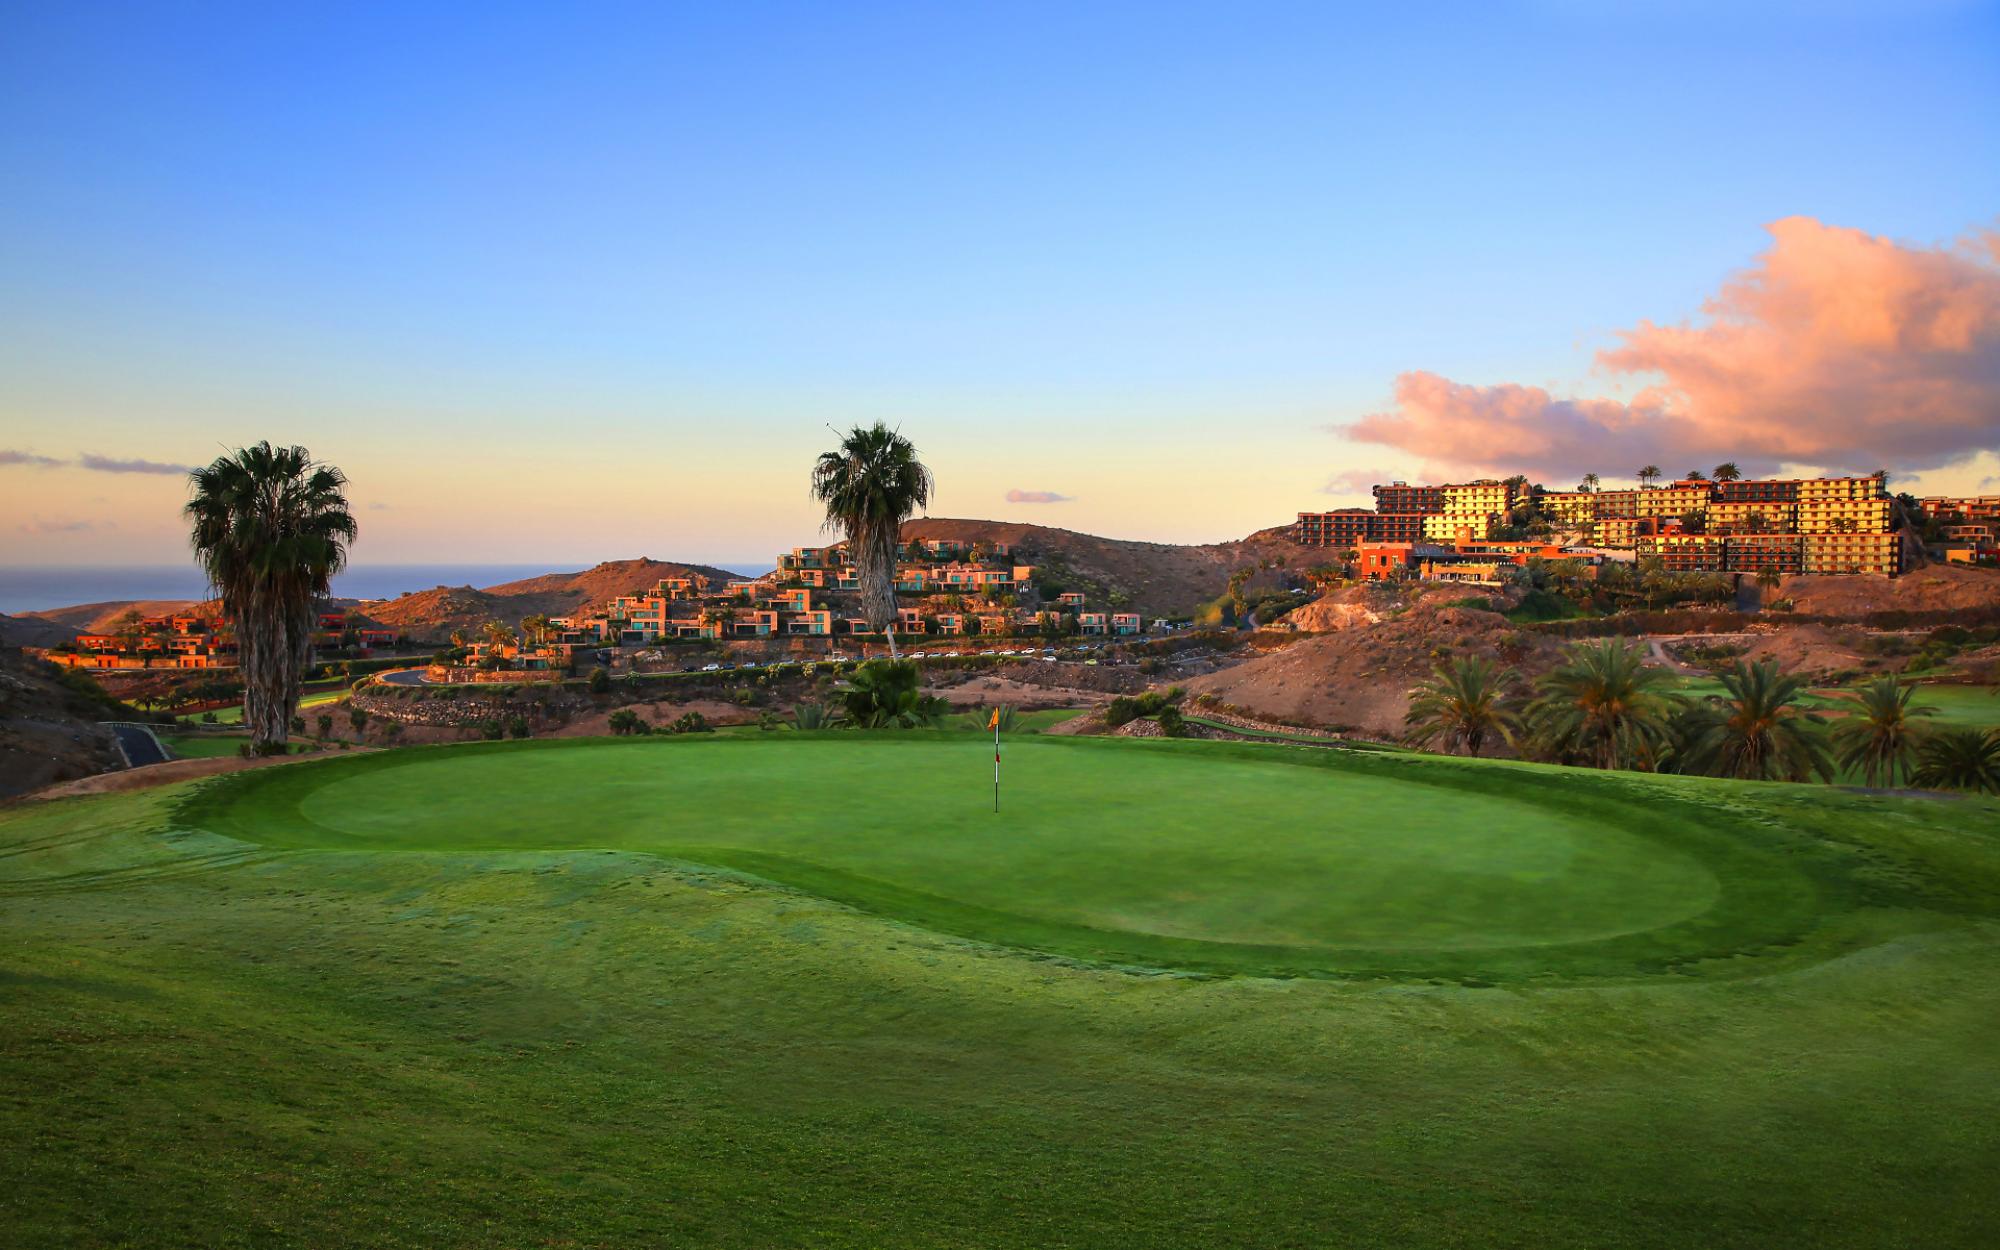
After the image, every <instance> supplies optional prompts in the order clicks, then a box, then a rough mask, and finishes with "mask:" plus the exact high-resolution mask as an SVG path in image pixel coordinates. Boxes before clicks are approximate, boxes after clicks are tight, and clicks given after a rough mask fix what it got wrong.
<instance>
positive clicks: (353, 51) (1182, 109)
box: [0, 3, 2000, 565]
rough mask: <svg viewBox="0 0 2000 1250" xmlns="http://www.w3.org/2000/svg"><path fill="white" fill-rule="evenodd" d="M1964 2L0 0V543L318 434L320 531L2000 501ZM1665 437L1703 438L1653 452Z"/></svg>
mask: <svg viewBox="0 0 2000 1250" xmlns="http://www.w3.org/2000/svg"><path fill="white" fill-rule="evenodd" d="M1996 64H2000V11H1996V9H1995V7H1993V6H1991V5H1983V4H1952V3H1934V4H1921V3H1920V4H1886V3H1885V4H1879V5H1877V4H1864V3H1855V4H1835V5H1804V4H1799V5H1775V6H1755V5H1751V6H1737V5H1721V4H1664V3H1663V4H1653V5H1644V4H1642V5H1638V6H1622V5H1595V4H1581V3H1539V4H1527V5H1465V6H1454V5H1437V6H1403V5H1398V6H1382V7H1381V11H1378V12H1363V11H1359V10H1358V9H1357V10H1353V11H1345V10H1344V7H1343V6H1328V5H1304V4H1301V5H1256V6H1223V5H1215V6H1205V7H1202V6H1180V5H1166V6H1160V5H1131V6H1113V5H1093V6H1060V5H1050V6H1034V5H1008V6H962V5H928V6H926V5H909V6H889V5H863V6H843V5H803V4H802V5H774V6H764V5H759V6H754V7H752V6H720V5H718V6H709V7H705V8H695V7H686V6H662V5H630V6H619V5H603V6H598V5H593V6H584V7H574V8H572V7H569V6H555V7H545V6H508V5H496V6H485V5H482V6H465V7H464V8H462V9H459V10H451V9H444V8H430V9H428V10H426V11H424V12H423V13H422V14H417V13H413V12H411V11H408V10H406V8H405V7H403V6H379V7H378V6H334V7H329V8H324V9H320V10H315V11H312V12H310V13H307V12H305V11H302V10H298V9H295V8H292V7H290V6H259V5H248V4H245V5H241V6H222V5H203V6H193V7H183V6H132V7H109V6H106V7H101V8H100V7H97V6H76V5H40V6H23V5H14V6H8V7H6V8H5V9H4V11H0V187H4V188H5V192H4V194H0V563H5V564H66V563H75V564H140V563H155V562H164V561H172V560H178V559H183V558H184V556H185V547H186V542H185V532H184V530H183V528H182V526H181V524H180V522H179V519H178V515H177V512H178V508H179V505H180V503H181V502H182V501H183V500H184V498H185V494H186V491H185V482H184V480H183V476H182V470H183V467H184V466H187V465H190V464H194V463H197V462H202V461H206V460H208V459H211V458H213V457H214V456H215V455H217V454H219V453H221V452H222V451H224V450H226V449H228V448H231V447H234V446H237V445H240V444H242V443H245V442H249V441H254V440H256V439H260V438H269V439H271V440H273V441H277V442H286V443H293V442H296V443H302V444H304V445H306V446H308V447H309V448H311V449H312V451H313V452H314V453H315V454H316V455H318V456H320V457H321V458H323V459H326V460H329V461H331V462H333V463H336V464H338V465H340V466H341V467H342V468H343V469H344V470H345V471H346V472H347V473H348V474H349V476H350V477H351V478H352V480H353V498H354V501H355V504H356V506H357V509H358V515H359V516H360V519H361V522H362V535H363V536H362V539H361V542H360V544H359V546H358V548H357V550H356V553H355V555H356V559H357V561H372V562H376V563H382V562H403V561H427V560H460V561H496V562H498V561H506V562H532V561H547V562H550V563H551V565H558V564H575V563H581V562H588V561H593V560H597V559H608V558H618V557H626V556H634V555H640V554H648V555H653V556H658V557H662V558H679V559H700V560H713V561H727V560H734V561H738V562H753V563H754V562H755V561H756V560H760V559H762V560H767V559H768V558H769V554H770V553H771V552H773V551H775V550H778V549H779V548H781V547H789V546H791V545H794V544H796V543H801V542H807V541H810V540H811V539H812V536H813V535H814V533H816V532H817V528H818V517H817V514H816V512H815V506H814V504H813V503H812V501H811V500H810V498H809V497H808V495H807V492H806V473H807V470H808V468H809V465H810V463H811V460H812V457H813V456H814V455H815V454H817V453H818V452H819V451H821V450H823V449H824V448H825V447H826V446H827V445H829V444H830V443H831V441H832V440H833V438H834V435H833V434H832V433H831V432H830V431H829V429H828V427H829V425H831V426H836V427H844V426H846V425H849V424H852V423H855V422H862V421H870V420H874V419H878V418H879V419H883V420H887V421H889V422H891V423H893V424H900V425H901V427H902V428H903V430H904V431H905V432H906V433H908V434H909V435H911V436H912V437H913V438H914V439H915V441H916V442H917V444H918V446H919V447H920V448H921V450H922V452H923V454H924V456H925V458H926V459H927V460H928V461H929V463H930V464H931V465H932V467H933V468H934V469H935V470H936V473H937V478H938V486H939V489H938V493H937V498H936V501H935V503H934V505H933V508H932V512H933V513H934V514H936V515H943V516H971V517H993V518H1001V519H1010V520H1024V521H1034V522H1038V523H1043V524H1050V525H1059V526H1063V527H1066V528H1071V529H1079V530H1086V531H1090V532H1094V533H1102V534H1108V535H1113V536H1117V537H1128V538H1147V539H1155V540H1160V541H1208V540H1218V539H1227V538H1235V537H1240V536H1241V535H1243V534H1245V533H1247V532H1249V531H1251V530H1253V529H1257V528H1260V527H1263V526H1267V525H1274V524H1279V523H1282V522H1285V521H1287V520H1289V519H1290V517H1291V516H1292V514H1293V513H1295V512H1296V511H1298V510H1299V509H1302V508H1323V507H1332V506H1338V505H1340V504H1345V503H1358V502H1362V501H1363V498H1364V493H1365V487H1366V483H1367V482H1369V481H1371V480H1378V479H1379V478H1381V477H1390V476H1394V477H1408V478H1412V479H1414V478H1417V477H1420V476H1425V475H1430V474H1437V475H1445V474H1472V473H1479V472H1497V473H1505V472H1510V471H1521V472H1527V473H1529V474H1530V475H1531V476H1535V477H1536V478H1537V479H1538V480H1546V481H1548V482H1549V484H1550V485H1552V486H1554V485H1560V486H1564V487H1567V486H1570V485H1572V484H1573V483H1574V482H1575V480H1576V477H1577V475H1579V474H1580V473H1581V472H1583V471H1584V470H1585V469H1586V468H1595V469H1596V471H1598V472H1599V473H1601V474H1603V475H1604V477H1605V478H1606V480H1607V481H1611V480H1614V479H1619V478H1627V477H1629V476H1630V474H1631V471H1632V470H1633V469H1636V468H1637V467H1638V465H1639V464H1641V463H1644V462H1646V461H1648V460H1652V461H1659V462H1661V463H1662V464H1663V466H1664V467H1665V468H1666V469H1667V470H1668V471H1669V472H1679V471H1681V470H1683V469H1686V468H1692V467H1707V466H1710V465H1713V464H1714V463H1715V462H1716V461H1718V460H1721V459H1734V460H1737V461H1739V462H1741V463H1743V464H1744V466H1745V468H1746V469H1748V470H1751V471H1753V472H1785V471H1794V472H1797V471H1809V470H1816V469H1827V470H1833V471H1859V472H1866V471H1869V470H1872V469H1874V468H1877V467H1885V468H1889V469H1890V470H1891V471H1892V473H1893V474H1894V481H1893V482H1892V486H1893V487H1894V488H1896V489H1909V490H1917V489H1921V488H1924V487H1929V488H1931V489H1943V490H1953V491H1977V490H1986V491H1989V492H1990V491H2000V459H1996V457H1995V455H1994V454H1993V452H1992V451H1991V450H1990V449H1992V448H1994V447H1996V446H2000V235H1996V234H1995V233H1994V231H1995V230H1996V227H2000V218H1996V213H2000V160H1996V159H1994V158H1995V154H1996V153H2000V74H1996V73H1995V72H1994V71H1995V66H1996ZM1683 461H1685V463H1683Z"/></svg>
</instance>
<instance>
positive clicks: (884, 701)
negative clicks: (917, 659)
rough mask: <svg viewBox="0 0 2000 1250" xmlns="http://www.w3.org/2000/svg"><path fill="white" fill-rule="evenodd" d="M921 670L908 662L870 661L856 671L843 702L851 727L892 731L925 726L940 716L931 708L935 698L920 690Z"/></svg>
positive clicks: (850, 679) (842, 699)
mask: <svg viewBox="0 0 2000 1250" xmlns="http://www.w3.org/2000/svg"><path fill="white" fill-rule="evenodd" d="M918 680H919V678H918V674H917V666H916V664H914V663H913V662H910V661H906V660H869V661H867V662H865V663H864V664H862V665H861V667H860V668H857V669H855V670H854V676H853V677H851V678H849V679H848V682H849V687H850V688H849V689H848V691H847V692H846V694H844V695H843V696H842V698H841V701H842V703H843V704H844V705H845V710H846V714H847V716H846V719H847V723H848V724H850V725H853V726H855V727H857V728H860V729H888V728H893V727H896V726H901V727H903V728H905V729H907V728H909V727H910V726H911V725H916V724H925V723H929V722H928V719H927V718H928V717H930V716H934V715H935V714H936V712H935V709H933V708H931V707H930V706H929V705H928V702H927V701H928V700H929V699H930V698H933V697H934V696H927V695H924V694H922V693H921V692H920V691H919V690H918V688H917V683H918Z"/></svg>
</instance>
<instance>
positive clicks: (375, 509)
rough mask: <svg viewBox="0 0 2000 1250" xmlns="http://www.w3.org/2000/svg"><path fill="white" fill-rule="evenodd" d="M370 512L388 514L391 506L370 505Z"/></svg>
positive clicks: (384, 504) (382, 504)
mask: <svg viewBox="0 0 2000 1250" xmlns="http://www.w3.org/2000/svg"><path fill="white" fill-rule="evenodd" d="M368 510H369V511H370V512H387V511H388V510H389V505H388V504H386V503H371V504H369V505H368Z"/></svg>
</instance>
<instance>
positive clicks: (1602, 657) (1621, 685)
mask: <svg viewBox="0 0 2000 1250" xmlns="http://www.w3.org/2000/svg"><path fill="white" fill-rule="evenodd" d="M1645 655H1646V649H1645V648H1644V647H1642V646H1638V645H1636V644H1630V645H1628V644H1626V643H1624V642H1620V641H1619V640H1617V639H1615V638H1606V639H1603V640H1602V641H1598V642H1580V643H1575V644H1573V645H1571V646H1570V647H1569V649H1568V650H1567V651H1566V652H1565V653H1564V657H1563V662H1562V664H1560V665H1558V666H1557V667H1556V668H1555V669H1554V670H1553V671H1551V672H1550V673H1549V674H1548V675H1547V676H1546V677H1544V678H1542V680H1541V681H1540V683H1538V684H1537V686H1536V692H1537V693H1536V697H1535V699H1534V701H1533V702H1531V703H1529V704H1528V707H1527V724H1528V730H1529V733H1530V735H1531V736H1532V738H1533V741H1534V743H1535V746H1536V748H1537V749H1538V750H1539V751H1540V752H1541V753H1543V754H1544V755H1547V756H1549V757H1550V758H1552V759H1556V760H1560V761H1562V762H1564V763H1580V764H1589V765H1592V766H1594V767H1597V768H1639V769H1648V770H1650V769H1653V768H1656V767H1658V765H1659V761H1660V757H1661V755H1662V753H1663V751H1664V748H1665V746H1666V744H1667V739H1668V728H1669V724H1670V722H1671V721H1672V718H1673V716H1674V714H1675V713H1677V712H1679V711H1680V710H1681V707H1682V706H1683V705H1682V702H1681V700H1680V699H1679V698H1678V697H1677V696H1675V695H1673V694H1671V693H1669V692H1668V691H1667V689H1666V687H1667V686H1668V684H1669V683H1670V682H1671V681H1672V680H1673V678H1672V676H1671V674H1669V673H1668V672H1667V671H1666V670H1665V669H1658V668H1648V667H1647V666H1646V664H1645V662H1644V660H1645Z"/></svg>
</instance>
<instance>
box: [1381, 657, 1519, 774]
mask: <svg viewBox="0 0 2000 1250" xmlns="http://www.w3.org/2000/svg"><path fill="white" fill-rule="evenodd" d="M1508 684H1509V681H1508V674H1507V673H1506V672H1504V671H1502V670H1499V669H1496V668H1495V667H1494V666H1493V665H1492V664H1491V663H1489V662H1487V661H1486V660H1482V659H1480V658H1479V657H1477V656H1460V657H1459V658H1458V659H1456V660H1454V661H1452V662H1451V663H1450V664H1440V665H1438V666H1437V670H1436V671H1435V672H1434V673H1432V675H1431V679H1430V680H1429V681H1427V682H1425V683H1424V684H1423V685H1421V686H1419V687H1417V689H1416V692H1415V697H1414V698H1412V699H1411V700H1410V711H1409V714H1408V715H1406V716H1405V717H1404V718H1403V720H1404V723H1405V724H1406V725H1407V726H1408V727H1409V733H1408V738H1409V740H1410V741H1411V742H1412V743H1414V744H1415V745H1417V746H1428V745H1429V744H1431V743H1433V742H1441V743H1442V744H1443V746H1444V749H1445V750H1446V751H1456V750H1458V749H1459V748H1460V747H1463V748H1464V749H1465V753H1466V754H1467V755H1477V754H1479V748H1480V747H1481V746H1483V745H1484V744H1485V742H1486V738H1487V736H1488V735H1489V734H1493V735H1498V736H1499V737H1500V738H1501V740H1503V741H1504V742H1506V743H1507V744H1508V745H1509V746H1512V745H1513V744H1514V738H1515V735H1516V734H1517V733H1518V732H1519V730H1520V728H1521V718H1520V716H1519V715H1517V714H1516V713H1515V711H1514V709H1513V708H1512V707H1510V706H1508V703H1507V686H1508Z"/></svg>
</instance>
